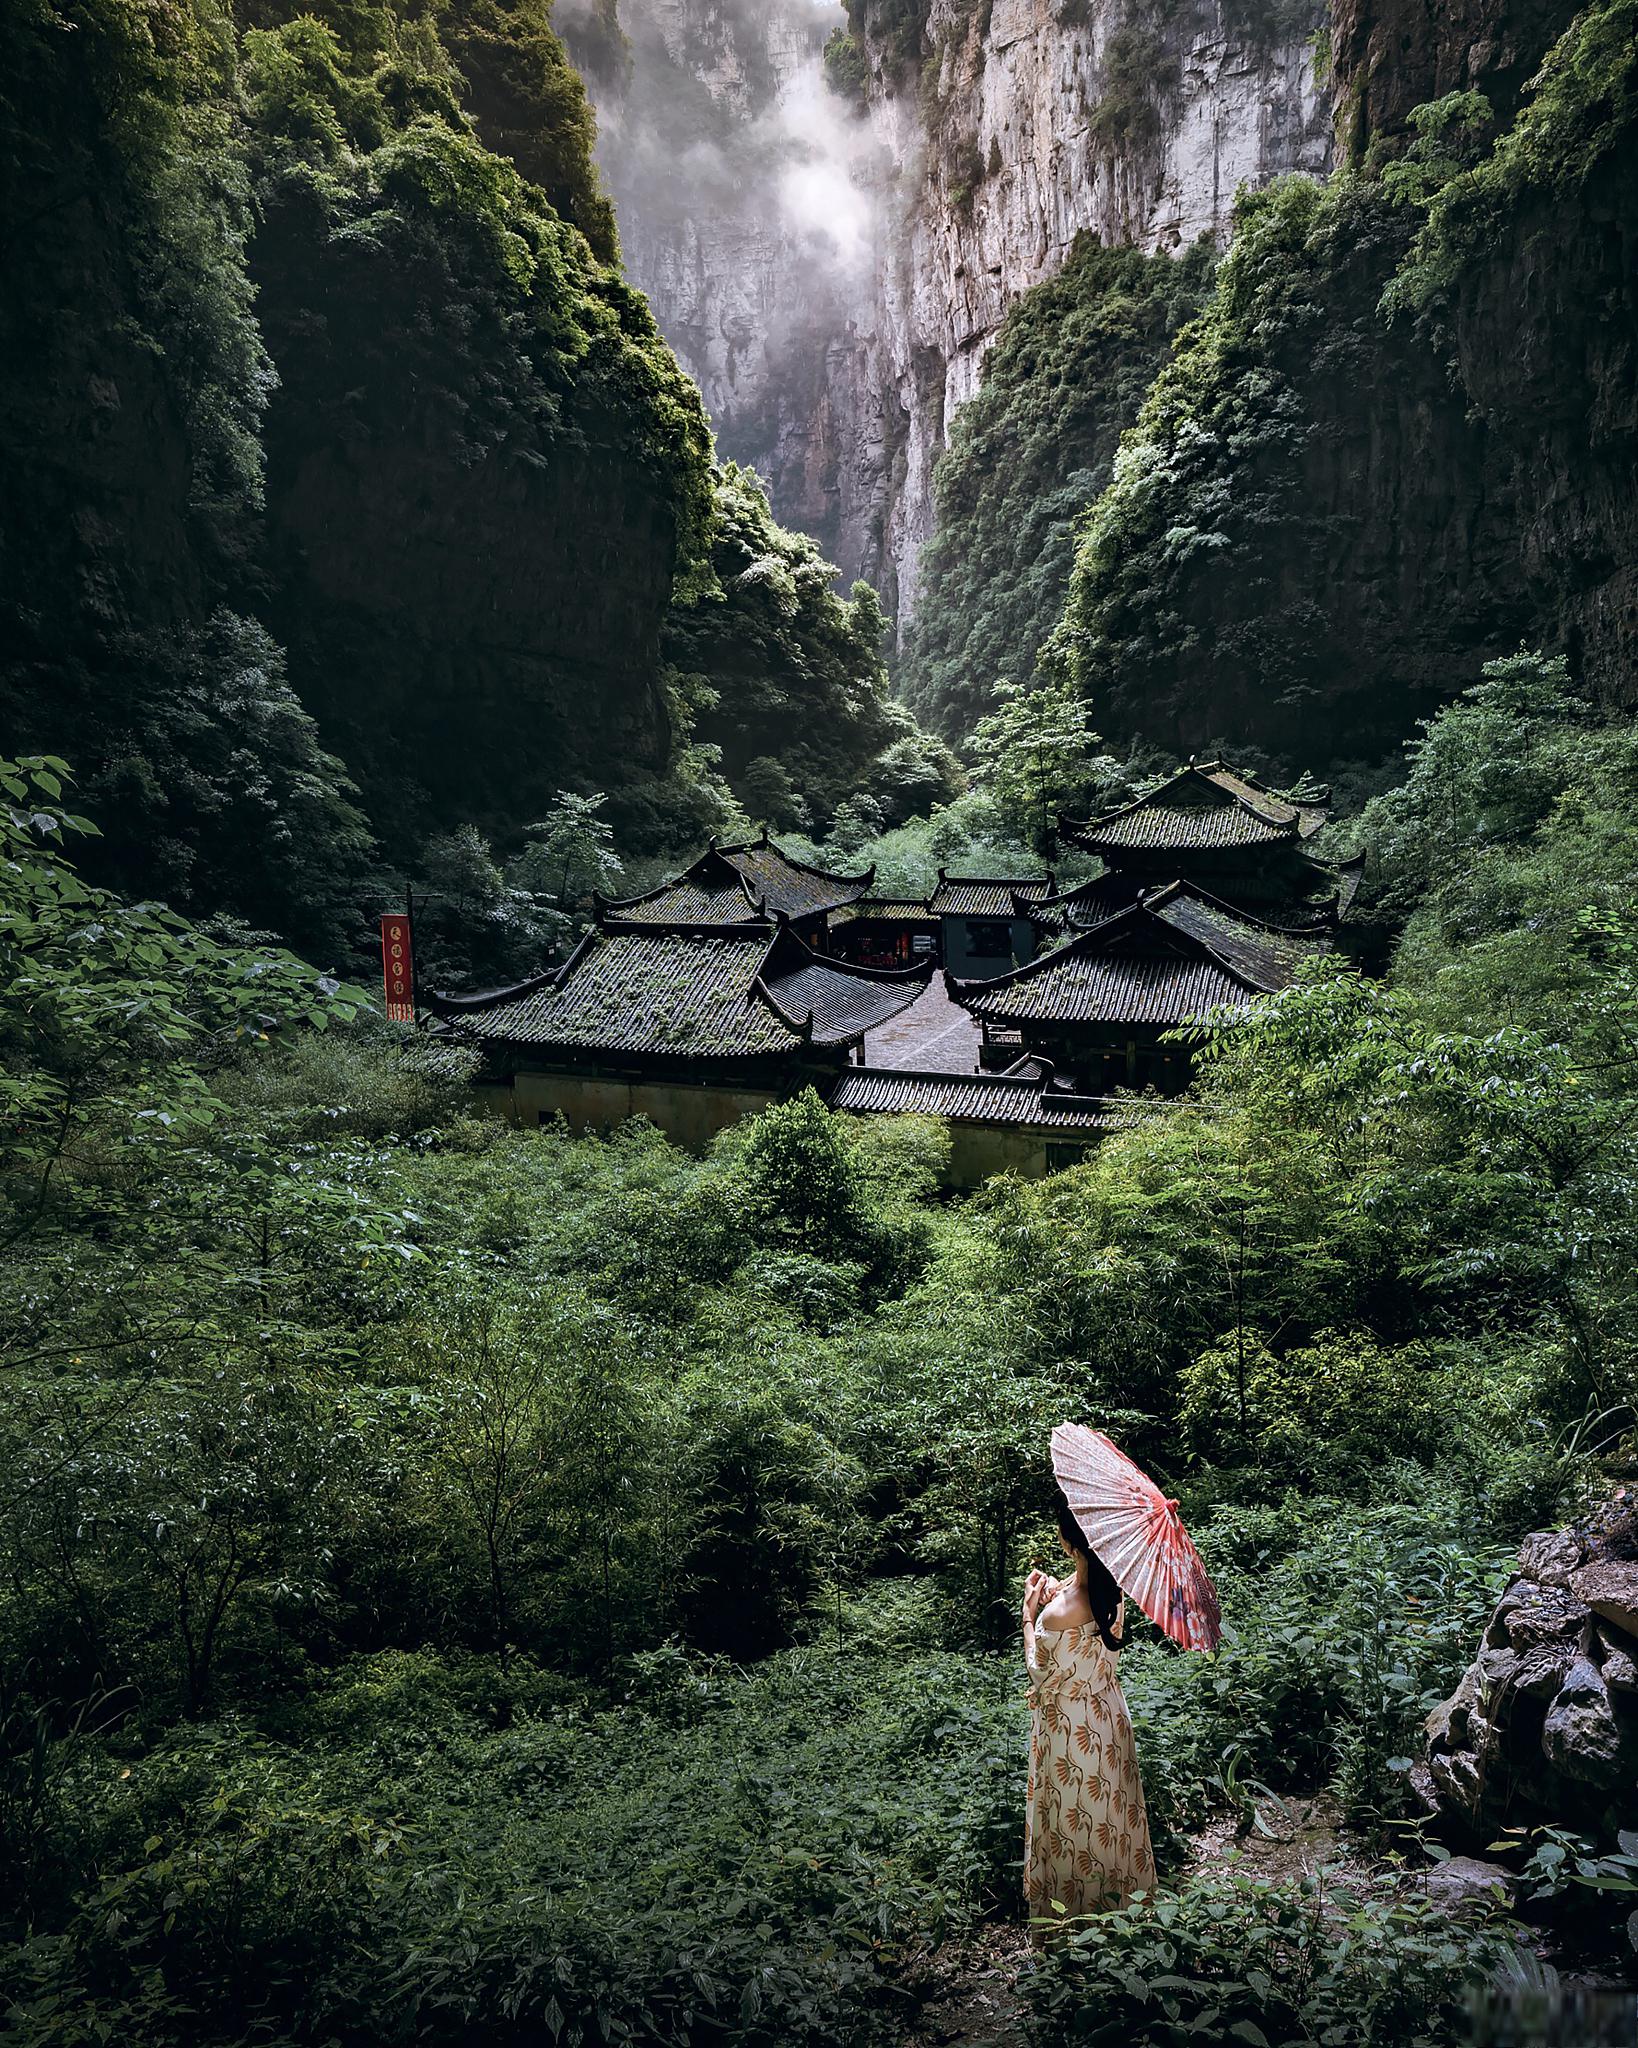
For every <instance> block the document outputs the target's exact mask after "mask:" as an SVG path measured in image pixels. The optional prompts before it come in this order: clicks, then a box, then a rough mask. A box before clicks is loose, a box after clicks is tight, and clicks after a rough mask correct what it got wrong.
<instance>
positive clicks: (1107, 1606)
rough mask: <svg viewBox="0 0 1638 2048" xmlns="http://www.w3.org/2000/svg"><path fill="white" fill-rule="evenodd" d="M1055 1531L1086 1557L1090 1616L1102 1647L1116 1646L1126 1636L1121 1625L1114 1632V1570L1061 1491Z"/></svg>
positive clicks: (1116, 1588)
mask: <svg viewBox="0 0 1638 2048" xmlns="http://www.w3.org/2000/svg"><path fill="white" fill-rule="evenodd" d="M1058 1534H1059V1535H1060V1536H1062V1538H1063V1539H1064V1541H1065V1542H1066V1543H1067V1544H1068V1545H1069V1547H1070V1549H1071V1550H1073V1551H1074V1553H1075V1555H1076V1556H1077V1557H1084V1558H1085V1559H1086V1597H1087V1598H1088V1600H1090V1601H1091V1603H1092V1619H1093V1621H1094V1622H1096V1624H1097V1629H1098V1634H1099V1635H1100V1636H1102V1637H1103V1645H1104V1648H1105V1649H1106V1650H1118V1649H1119V1648H1120V1646H1121V1644H1122V1643H1124V1642H1125V1640H1126V1631H1125V1630H1124V1629H1122V1630H1121V1632H1120V1634H1119V1635H1118V1636H1117V1635H1116V1634H1115V1633H1114V1629H1115V1616H1116V1615H1117V1614H1119V1612H1120V1588H1119V1586H1117V1585H1116V1584H1115V1579H1114V1574H1113V1573H1112V1572H1111V1571H1110V1569H1109V1567H1108V1566H1107V1565H1106V1564H1105V1563H1104V1561H1103V1559H1102V1558H1101V1557H1099V1555H1098V1553H1097V1552H1096V1551H1095V1550H1094V1549H1093V1548H1092V1546H1091V1544H1090V1543H1088V1542H1087V1540H1086V1538H1085V1536H1084V1535H1083V1534H1082V1533H1081V1525H1080V1523H1079V1522H1077V1521H1076V1519H1075V1510H1074V1509H1073V1508H1072V1507H1071V1506H1070V1505H1069V1502H1068V1501H1067V1500H1065V1498H1064V1496H1063V1494H1062V1493H1060V1494H1059V1495H1058Z"/></svg>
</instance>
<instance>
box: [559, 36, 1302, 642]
mask: <svg viewBox="0 0 1638 2048" xmlns="http://www.w3.org/2000/svg"><path fill="white" fill-rule="evenodd" d="M902 14H903V10H899V17H900V18H896V19H895V21H894V24H893V26H892V28H891V30H889V28H888V27H887V26H886V25H885V23H884V21H882V20H878V19H876V18H874V17H873V16H872V14H871V12H870V10H869V8H868V7H866V8H864V9H860V10H857V11H856V13H855V16H854V23H853V31H852V35H851V37H850V47H849V52H848V54H849V56H850V58H851V61H852V65H853V75H852V84H853V93H852V97H851V99H848V98H844V97H842V96H840V95H839V94H837V93H836V92H834V91H827V89H826V87H825V85H824V82H823V73H822V68H821V66H822V55H821V53H822V48H823V45H824V42H825V40H826V37H827V36H828V35H829V34H830V33H832V32H833V31H835V30H838V29H840V28H841V25H842V16H841V14H840V12H839V11H833V10H831V9H829V8H827V7H825V6H815V5H813V4H811V0H777V4H775V5H774V6H773V7H771V8H769V9H767V10H766V11H763V12H755V11H752V10H750V9H749V8H747V9H745V10H744V11H743V12H741V11H738V10H736V8H734V7H733V6H728V5H724V4H723V0H627V5H626V7H625V9H624V11H623V14H622V20H623V22H624V25H625V27H626V29H627V32H628V34H629V36H630V39H631V63H630V66H629V69H628V70H627V71H626V72H625V73H624V74H623V75H622V76H620V77H618V78H616V79H613V80H609V79H607V78H605V79H604V80H603V81H602V82H601V83H597V82H596V81H594V92H595V95H596V97H597V100H598V110H599V118H600V124H601V129H602V136H601V142H600V155H601V160H602V163H603V166H604V169H605V173H606V175H607V177H608V180H609V183H610V186H611V188H612V190H613V192H614V195H615V199H616V202H617V204H618V207H619V212H620V223H621V232H622V236H623V238H624V245H625V252H626V260H627V267H628V270H629V272H630V274H631V276H632V277H633V278H634V280H635V281H636V282H637V283H638V284H639V285H640V286H641V287H642V288H643V289H644V290H645V291H646V292H647V293H648V295H649V297H650V299H651V301H652V303H653V305H654V309H655V312H656V315H657V316H658V319H659V322H660V326H661V328H662V330H663V331H664V332H665V334H666V336H667V338H668V339H669V340H670V341H671V343H672V345H673V347H674V348H675V349H676V350H677V352H678V354H679V356H680V357H681V359H682V361H683V362H684V364H685V365H686V366H687V367H688V368H689V369H690V370H692V371H693V372H694V374H695V375H696V376H697V377H698V378H699V381H700V384H701V387H702V389H703V391H704V393H705V398H706V404H707V408H708V410H709V412H710V414H711V417H712V419H713V422H714V424H715V427H716V431H717V435H718V440H719V444H720V446H721V447H722V449H723V451H724V452H725V453H727V454H729V455H732V456H734V457H735V458H737V459H739V460H742V461H746V462H750V463H753V464H754V465H755V466H756V467H757V468H758V469H759V470H761V471H762V472H763V473H764V474H765V475H766V476H767V477H768V479H769V481H770V484H771V486H772V492H773V498H774V504H775V509H776V511H777V512H778V514H779V516H780V517H781V518H783V519H786V520H788V521H790V522H792V523H794V524H797V525H799V526H802V527H804V528H805V529H806V530H807V531H809V532H811V533H813V534H814V535H815V536H816V537H817V538H818V539H819V541H820V542H821V544H822V545H823V546H824V547H825V549H826V550H827V551H828V552H829V553H830V554H831V555H832V557H833V558H834V559H835V560H836V561H837V562H838V564H839V565H840V567H841V569H842V572H843V575H844V577H849V576H854V575H863V576H867V577H869V578H870V579H871V580H872V581H874V582H876V583H877V584H878V586H879V587H880V588H881V590H882V592H883V596H884V598H885V600H886V602H887V605H888V608H889V610H890V611H894V612H896V613H897V614H898V616H899V618H900V621H901V624H902V623H903V621H904V620H905V619H907V618H908V616H909V614H910V612H911V610H912V609H913V604H914V574H915V562H916V556H917V553H918V551H919V549H920V547H921V545H922V543H923V542H924V541H925V540H926V539H927V537H928V534H929V532H930V530H931V523H932V469H933V464H934V462H935V460H936V458H937V456H938V454H939V451H940V450H941V448H942V447H943V445H944V441H945V436H946V432H947V428H948V424H949V421H950V418H951V415H952V413H953V412H954V410H955V408H956V407H958V406H959V405H960V404H962V403H963V402H964V401H965V400H966V399H967V398H969V397H970V396H971V395H972V393H973V392H974V390H975V389H976V388H977V383H978V377H979V372H980V368H981V365H982V362H983V358H984V353H985V350H986V349H987V347H988V345H989V343H990V341H991V339H992V338H993V337H994V335H995V333H996V331H997V330H998V328H999V326H1000V324H1001V322H1002V320H1003V318H1004V317H1005V314H1006V312H1007V310H1008V308H1009V307H1010V306H1011V305H1012V304H1013V303H1014V302H1015V301H1016V300H1017V298H1018V297H1019V295H1020V294H1021V293H1022V292H1024V291H1025V290H1027V289H1028V288H1029V287H1030V286H1031V285H1033V284H1035V283H1038V282H1039V281H1040V280H1042V279H1043V278H1046V277H1050V276H1052V275H1054V274H1055V273H1056V272H1057V270H1058V269H1059V268H1060V267H1061V266H1062V264H1063V263H1064V261H1065V260H1066V258H1067V257H1068V255H1069V252H1070V250H1071V249H1072V247H1073V246H1074V243H1075V238H1076V236H1077V235H1079V234H1081V233H1082V232H1084V231H1088V230H1090V231H1091V232H1092V233H1094V234H1096V235H1098V236H1100V237H1101V238H1102V239H1104V240H1105V241H1107V242H1111V243H1118V242H1131V243H1135V244H1137V245H1138V246H1140V247H1144V248H1149V249H1167V250H1177V249H1181V248H1184V247H1186V246H1188V245H1189V244H1190V243H1192V242H1193V241H1195V240H1196V239H1197V238H1198V237H1200V236H1201V235H1213V236H1220V235H1221V234H1222V232H1223V230H1224V228H1225V226H1226V223H1227V219H1228V214H1229V209H1230V207H1231V205H1232V202H1233V199H1234V195H1235V192H1236V190H1237V189H1238V188H1239V187H1240V186H1241V185H1242V184H1244V183H1250V184H1253V185H1255V184H1260V183H1263V182H1266V180H1267V179H1268V178H1270V177H1271V176H1273V175H1275V174H1276V173H1278V172H1281V171H1285V170H1291V169H1305V170H1311V171H1320V170H1323V169H1324V168H1325V167H1326V165H1327V163H1328V160H1329V146H1330V133H1331V123H1330V108H1329V105H1328V103H1327V101H1326V99H1325V96H1324V93H1323V92H1322V90H1321V87H1320V85H1319V84H1318V83H1317V82H1316V77H1315V52H1314V31H1315V29H1316V27H1317V24H1318V23H1319V21H1320V19H1321V17H1322V14H1323V8H1322V7H1321V6H1320V5H1319V4H1317V0H1298V4H1296V5H1294V6H1289V7H1286V8H1284V9H1282V10H1278V11H1277V12H1275V13H1268V12H1264V13H1262V14H1260V15H1253V14H1251V13H1249V12H1246V11H1244V10H1240V11H1237V10H1235V9H1234V8H1232V7H1227V6H1223V5H1219V4H1215V0H1193V4H1189V5H1184V6H1182V7H1177V8H1168V9H1166V10H1164V12H1163V13H1162V11H1160V10H1156V11H1155V13H1154V14H1153V15H1152V16H1151V15H1150V14H1148V13H1146V12H1143V11H1142V10H1140V9H1139V8H1138V7H1136V6H1134V5H1133V4H1131V0H992V4H989V5H980V6H976V7H975V6H974V5H972V4H971V0H932V4H931V6H930V7H924V8H922V9H920V10H919V11H915V12H914V13H913V15H912V16H911V18H910V20H909V22H908V26H907V24H906V21H905V20H904V19H903V18H902ZM565 26H566V28H567V29H568V31H569V33H570V35H571V38H572V36H573V33H574V22H573V17H572V15H571V16H568V17H565ZM702 138H703V139H702Z"/></svg>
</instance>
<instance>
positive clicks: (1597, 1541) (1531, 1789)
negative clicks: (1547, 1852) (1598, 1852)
mask: <svg viewBox="0 0 1638 2048" xmlns="http://www.w3.org/2000/svg"><path fill="white" fill-rule="evenodd" d="M1633 1524H1634V1517H1632V1516H1631V1515H1629V1516H1627V1517H1626V1518H1625V1520H1624V1521H1623V1522H1620V1523H1617V1524H1615V1525H1614V1526H1612V1527H1610V1528H1607V1529H1606V1530H1605V1531H1604V1532H1603V1533H1601V1534H1587V1533H1580V1532H1576V1531H1563V1530H1548V1531H1544V1532H1542V1533H1540V1534H1537V1535H1534V1536H1530V1537H1528V1538H1526V1540H1525V1542H1524V1544H1523V1546H1522V1547H1521V1549H1520V1551H1519V1572H1518V1576H1517V1577H1515V1578H1514V1579H1513V1581H1512V1583H1511V1584H1510V1585H1509V1586H1508V1587H1507V1589H1506V1591H1505V1592H1504V1593H1503V1594H1502V1597H1501V1599H1500V1600H1499V1601H1498V1602H1497V1605H1496V1610H1495V1612H1494V1614H1492V1616H1491V1618H1490V1622H1489V1626H1488V1627H1487V1628H1486V1630H1485V1638H1484V1644H1483V1646H1482V1648H1481V1649H1480V1652H1479V1655H1478V1657H1477V1658H1476V1659H1475V1661H1474V1662H1473V1664H1471V1665H1470V1666H1469V1668H1468V1670H1467V1672H1466V1673H1465V1674H1464V1676H1463V1678H1462V1682H1461V1684H1460V1685H1459V1686H1458V1687H1457V1688H1456V1691H1455V1692H1454V1693H1453V1694H1452V1695H1451V1697H1450V1698H1449V1699H1448V1700H1446V1701H1444V1702H1443V1703H1442V1704H1441V1705H1440V1706H1438V1707H1436V1708H1435V1709H1434V1711H1433V1712H1432V1713H1431V1714H1430V1715H1429V1716H1428V1722H1427V1779H1426V1781H1424V1782H1426V1783H1428V1784H1429V1785H1430V1787H1431V1792H1432V1795H1433V1797H1434V1798H1435V1799H1436V1800H1437V1802H1438V1804H1439V1805H1440V1806H1441V1807H1442V1808H1444V1809H1445V1810H1446V1812H1447V1813H1449V1814H1450V1815H1451V1816H1452V1817H1453V1818H1454V1819H1456V1820H1457V1821H1458V1822H1459V1823H1460V1824H1461V1825H1462V1826H1463V1827H1464V1828H1465V1829H1467V1830H1472V1831H1481V1830H1493V1829H1494V1828H1496V1827H1497V1826H1500V1825H1502V1824H1503V1823H1505V1822H1519V1821H1529V1820H1543V1819H1546V1820H1554V1821H1557V1822H1560V1823H1562V1824H1564V1825H1568V1826H1572V1827H1582V1828H1585V1829H1588V1830H1591V1831H1593V1832H1602V1831H1606V1830H1611V1829H1613V1828H1615V1827H1617V1826H1621V1825H1630V1824H1631V1821H1632V1818H1633V1814H1634V1812H1635V1810H1638V1694H1635V1691H1634V1682H1635V1679H1638V1661H1635V1660H1638V1634H1635V1633H1634V1628H1635V1626H1638V1612H1635V1611H1634V1610H1633V1608H1632V1607H1631V1605H1630V1603H1631V1600H1632V1596H1633V1593H1634V1591H1635V1590H1638V1562H1635V1561H1634V1556H1633V1553H1634V1552H1638V1541H1635V1540H1634V1527H1633ZM1612 1609H1613V1610H1614V1612H1613V1613H1612V1612H1611V1610H1612Z"/></svg>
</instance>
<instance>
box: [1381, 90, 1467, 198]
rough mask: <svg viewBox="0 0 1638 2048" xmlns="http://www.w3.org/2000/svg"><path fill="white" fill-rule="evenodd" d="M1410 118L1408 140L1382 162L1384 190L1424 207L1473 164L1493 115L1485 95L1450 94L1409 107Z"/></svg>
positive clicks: (1391, 196) (1392, 196)
mask: <svg viewBox="0 0 1638 2048" xmlns="http://www.w3.org/2000/svg"><path fill="white" fill-rule="evenodd" d="M1408 118H1409V122H1410V127H1411V130H1412V140H1411V141H1410V143H1409V144H1408V146H1407V147H1406V149H1405V150H1404V152H1403V154H1402V155H1400V156H1398V157H1396V158H1394V159H1393V160H1392V161H1391V162H1390V163H1387V164H1385V165H1384V166H1383V169H1382V171H1381V179H1382V189H1383V191H1384V192H1386V193H1387V195H1388V197H1389V198H1390V199H1395V200H1398V201H1400V202H1401V203H1403V204H1406V205H1410V206H1420V207H1424V208H1425V207H1427V206H1429V205H1431V204H1432V202H1433V199H1434V198H1435V196H1436V195H1437V194H1438V193H1439V192H1441V191H1442V190H1443V189H1444V187H1445V186H1446V185H1448V184H1449V183H1450V181H1451V179H1452V178H1454V177H1456V176H1457V175H1458V173H1460V172H1462V171H1464V170H1466V169H1468V168H1469V167H1470V166H1471V164H1472V163H1473V161H1474V159H1475V158H1476V157H1477V156H1478V155H1479V153H1480V152H1481V150H1482V149H1483V147H1484V139H1485V133H1484V132H1485V130H1486V128H1488V127H1489V125H1490V123H1491V122H1492V121H1493V120H1494V118H1495V115H1494V112H1493V110H1492V108H1491V105H1490V102H1489V101H1488V100H1487V99H1486V98H1485V96H1484V94H1483V93H1481V92H1452V93H1446V95H1445V97H1444V98H1443V99H1442V100H1433V101H1430V102H1429V103H1428V104H1427V105H1425V106H1420V107H1412V108H1411V110H1410V115H1409V117H1408Z"/></svg>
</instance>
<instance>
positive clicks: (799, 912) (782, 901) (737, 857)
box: [721, 839, 876, 917]
mask: <svg viewBox="0 0 1638 2048" xmlns="http://www.w3.org/2000/svg"><path fill="white" fill-rule="evenodd" d="M721 851H722V854H723V857H724V859H726V860H727V861H729V862H730V863H731V864H732V865H733V866H734V867H736V868H738V870H739V872H740V873H741V874H742V875H743V876H744V877H745V880H746V883H747V885H748V886H749V888H750V891H751V894H752V895H753V896H754V897H755V898H756V899H757V901H758V902H759V903H762V904H765V905H766V906H767V908H768V909H769V910H777V911H778V912H779V913H780V915H781V916H783V917H816V916H818V914H819V913H820V912H821V911H825V910H835V909H837V908H839V906H840V905H842V904H844V903H856V902H857V901H858V899H859V898H860V897H861V896H863V895H864V894H865V892H866V891H867V890H868V889H869V887H870V885H871V883H872V882H873V881H874V880H875V878H876V870H875V869H874V868H870V869H868V870H867V871H866V872H865V873H864V874H862V875H837V874H831V873H829V872H828V871H827V870H826V869H824V868H810V867H804V866H803V865H802V863H801V862H800V861H795V860H792V859H791V857H790V855H789V854H788V853H784V852H782V851H781V850H780V848H779V847H777V846H776V845H775V844H774V842H773V841H772V840H771V839H757V840H752V841H751V843H750V844H749V845H748V846H725V847H723V848H722V849H721Z"/></svg>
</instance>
